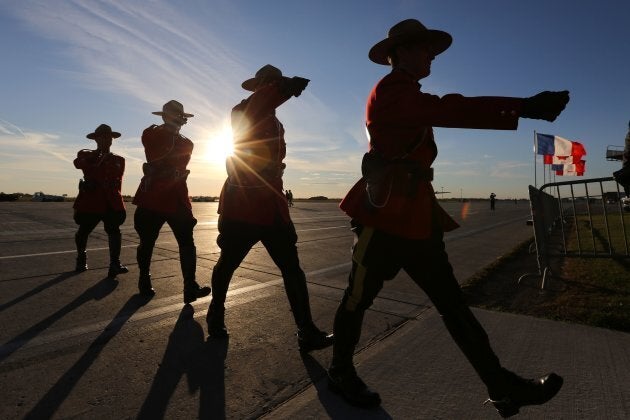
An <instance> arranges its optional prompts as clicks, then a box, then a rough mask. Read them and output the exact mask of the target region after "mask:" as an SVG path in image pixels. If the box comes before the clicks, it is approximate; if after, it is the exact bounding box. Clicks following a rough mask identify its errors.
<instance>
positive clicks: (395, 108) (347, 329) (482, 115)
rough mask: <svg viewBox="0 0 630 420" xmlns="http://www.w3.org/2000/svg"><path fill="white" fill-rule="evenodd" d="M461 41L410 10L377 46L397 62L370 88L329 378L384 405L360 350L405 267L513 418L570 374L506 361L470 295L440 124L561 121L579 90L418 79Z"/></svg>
mask: <svg viewBox="0 0 630 420" xmlns="http://www.w3.org/2000/svg"><path fill="white" fill-rule="evenodd" d="M451 42H452V38H451V36H450V35H449V34H448V33H446V32H443V31H439V30H431V29H427V28H426V27H425V26H424V25H422V23H420V22H419V21H417V20H415V19H408V20H405V21H402V22H400V23H398V24H396V25H395V26H393V27H392V28H391V29H390V31H389V34H388V37H387V38H386V39H384V40H382V41H381V42H379V43H377V44H376V45H374V46H373V47H372V49H371V50H370V52H369V58H370V60H372V61H373V62H375V63H378V64H384V65H391V66H392V70H391V72H390V73H389V74H388V75H386V76H385V77H383V78H382V79H381V80H380V81H379V82H378V83H377V84H376V85H375V86H374V88H373V89H372V92H371V93H370V95H369V97H368V101H367V110H366V111H367V112H366V125H367V130H368V133H369V136H370V139H369V140H370V143H369V146H370V150H369V153H366V154H365V155H364V159H363V164H362V172H363V178H362V179H361V180H359V181H358V182H357V184H356V185H355V186H354V187H353V188H352V189H351V190H350V192H349V193H348V194H347V195H346V197H345V198H344V200H343V201H342V202H341V204H340V207H341V209H342V210H344V211H345V212H346V213H347V214H348V215H349V216H350V217H351V218H352V226H353V231H354V232H355V233H356V235H357V238H356V243H355V245H354V247H353V256H352V270H351V273H350V276H349V284H348V287H347V288H346V291H345V294H344V296H343V298H342V301H341V303H340V305H339V307H338V309H337V313H336V315H335V322H334V334H335V343H334V347H333V358H332V362H331V366H330V369H329V371H328V378H329V386H330V388H331V390H333V391H335V392H337V393H339V394H341V395H342V396H343V397H344V398H345V399H346V400H347V401H348V402H350V403H351V404H354V405H358V406H364V407H365V406H367V407H369V406H372V407H373V406H378V405H379V404H380V401H381V400H380V396H379V395H378V393H376V392H374V391H371V390H370V389H369V388H368V387H367V385H366V384H365V383H364V382H363V381H362V380H361V379H360V378H359V376H358V375H357V373H356V370H355V368H354V365H353V353H354V349H355V346H356V345H357V342H358V341H359V337H360V334H361V324H362V322H363V316H364V314H365V311H366V310H367V309H368V308H369V307H370V305H371V304H372V302H373V300H374V299H375V298H376V296H377V295H378V292H379V291H380V290H381V288H382V287H383V284H384V282H385V281H386V280H391V279H393V278H394V277H395V276H396V274H397V273H398V271H399V270H401V269H403V270H405V271H406V272H407V274H409V276H410V277H411V278H412V280H413V281H414V282H415V283H417V284H418V286H419V287H421V288H422V289H423V290H424V291H425V292H426V294H427V295H428V297H429V298H430V299H431V301H432V302H433V304H434V305H435V307H436V309H437V311H438V312H439V313H440V315H441V316H442V319H443V321H444V324H445V325H446V327H447V329H448V331H449V333H450V334H451V336H452V337H453V339H454V341H455V342H456V343H457V345H458V346H459V348H460V349H461V350H462V352H463V353H464V355H465V356H466V358H467V359H468V361H469V362H470V363H471V365H472V366H473V367H474V368H475V370H476V371H477V373H478V375H479V377H480V378H481V380H482V381H483V382H484V383H485V385H486V387H487V389H488V393H489V396H490V399H489V400H488V401H489V402H491V403H493V404H494V406H495V407H496V409H497V410H498V411H499V414H501V415H502V416H504V417H508V416H511V415H513V414H516V413H517V412H518V411H519V408H520V407H522V406H524V405H529V404H543V403H544V402H546V401H548V400H549V399H551V398H553V396H554V395H555V394H556V393H557V392H558V390H559V389H560V387H561V386H562V378H561V377H560V376H558V375H556V374H554V373H551V374H549V375H547V376H544V377H542V378H539V379H530V380H528V379H523V378H521V377H520V376H518V375H516V374H514V373H512V372H510V371H508V370H507V369H505V368H503V367H502V366H501V364H500V362H499V359H498V358H497V356H496V355H495V354H494V352H493V350H492V348H491V347H490V343H489V340H488V337H487V335H486V332H485V331H484V329H483V327H482V326H481V324H480V323H479V322H478V321H477V319H476V318H475V316H474V315H473V313H472V312H471V311H470V309H469V308H468V306H467V305H466V303H465V302H464V298H463V295H462V292H461V290H460V287H459V284H458V282H457V279H455V277H454V276H453V269H452V267H451V265H450V263H449V261H448V255H447V254H446V250H445V246H444V241H443V232H447V231H450V230H453V229H455V228H456V227H457V224H456V223H455V221H454V220H453V219H451V217H450V216H449V215H448V214H447V213H446V212H445V211H444V210H443V209H442V208H441V207H440V206H439V204H438V202H437V200H436V198H435V192H434V191H433V187H432V185H431V181H432V180H433V170H432V168H431V164H432V163H433V161H434V160H435V158H436V156H437V145H436V143H435V140H434V137H433V127H434V126H437V127H452V128H481V129H500V130H515V129H516V128H517V125H518V119H519V118H533V119H543V120H547V121H554V120H555V119H556V117H557V116H558V115H559V114H560V112H562V110H563V109H564V107H565V105H566V104H567V102H568V101H569V92H567V91H563V92H542V93H539V94H538V95H535V96H533V97H531V98H509V97H464V96H462V95H459V94H450V95H445V96H443V97H439V96H435V95H431V94H428V93H424V92H422V91H421V90H420V87H421V86H420V85H419V84H418V81H419V80H420V79H422V78H424V77H427V76H428V75H429V74H430V72H431V62H432V61H433V59H434V58H435V56H437V55H438V54H440V53H442V52H444V51H445V50H446V49H447V48H448V47H449V46H450V45H451Z"/></svg>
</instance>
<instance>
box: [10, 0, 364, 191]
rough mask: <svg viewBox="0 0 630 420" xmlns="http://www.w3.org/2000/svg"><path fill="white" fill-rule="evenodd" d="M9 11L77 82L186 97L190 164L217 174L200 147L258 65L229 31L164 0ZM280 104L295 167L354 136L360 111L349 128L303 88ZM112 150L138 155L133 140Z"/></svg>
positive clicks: (330, 165)
mask: <svg viewBox="0 0 630 420" xmlns="http://www.w3.org/2000/svg"><path fill="white" fill-rule="evenodd" d="M12 12H13V13H14V14H15V15H17V16H18V17H19V18H20V19H21V20H22V21H24V22H26V23H27V24H28V25H29V26H30V27H31V28H33V30H35V31H36V32H37V33H38V34H39V35H41V36H42V37H45V38H48V39H51V40H53V41H55V42H56V43H58V45H60V47H61V48H62V51H63V54H64V55H65V56H66V57H67V58H68V60H69V62H70V63H72V64H69V65H68V69H66V70H61V72H63V73H65V74H61V75H62V76H64V75H65V77H67V78H68V79H69V80H73V81H76V82H77V83H80V84H81V85H82V86H83V87H84V88H87V89H90V90H94V91H103V92H109V93H111V92H117V93H120V94H122V95H126V96H127V97H130V98H133V99H134V100H135V101H137V102H139V103H145V104H146V105H147V107H148V108H149V109H155V108H156V107H157V106H159V105H161V104H162V103H164V102H165V101H166V100H167V99H171V98H174V99H178V100H180V101H181V102H182V103H184V106H185V109H186V110H187V111H188V112H192V113H194V114H195V115H196V118H194V119H193V120H191V121H190V125H188V126H186V128H185V131H186V135H187V136H189V137H191V138H192V139H193V140H194V141H195V143H196V149H195V153H196V156H194V157H193V161H192V163H191V166H193V168H191V169H193V170H196V171H204V173H206V174H207V175H209V176H210V177H211V178H212V179H215V178H216V179H219V178H222V177H224V171H223V167H222V165H214V166H213V167H212V168H209V166H208V162H204V161H203V151H205V150H206V149H208V148H209V147H210V146H211V145H210V144H209V143H210V142H211V141H212V138H213V136H214V134H215V133H216V132H217V130H220V128H221V126H222V125H223V124H224V122H225V120H226V117H228V116H229V112H230V109H231V107H232V106H233V105H235V103H236V102H237V101H238V100H240V98H244V97H245V96H246V95H247V92H244V91H243V90H242V89H241V87H240V84H241V82H242V81H243V80H244V79H243V77H251V75H252V74H253V73H254V72H255V71H256V70H257V69H252V68H249V66H248V65H247V64H246V61H247V60H245V59H243V58H242V57H240V56H238V54H237V53H235V52H234V50H235V49H234V48H233V46H232V45H230V41H231V40H226V39H222V38H221V36H219V35H218V34H216V33H214V32H213V30H212V25H210V24H208V23H207V22H202V21H201V20H200V19H196V18H195V16H194V15H193V16H191V15H190V10H189V9H186V8H181V7H179V6H178V5H177V4H176V3H172V2H168V1H152V2H150V3H147V2H120V1H114V0H111V1H97V0H86V1H81V2H77V1H56V2H55V4H54V7H51V4H50V3H49V2H48V1H45V0H40V1H37V0H34V1H29V2H28V3H19V4H17V3H16V6H15V7H14V8H13V10H12ZM234 98H239V99H236V100H235V99H234ZM156 110H157V109H156ZM279 112H280V114H279V115H281V118H282V119H283V122H284V123H285V124H286V126H287V128H288V130H287V143H288V147H289V152H288V153H289V154H288V159H292V158H295V159H296V160H297V161H299V162H300V166H301V168H300V169H303V170H312V169H315V168H317V169H327V170H331V171H333V170H336V169H338V167H339V166H340V165H339V164H338V163H335V160H336V159H332V158H338V157H339V155H342V154H344V153H347V150H348V149H349V148H353V147H354V148H356V146H357V140H356V139H357V137H360V135H359V134H357V131H360V127H361V124H362V121H361V116H360V114H359V115H358V117H357V121H356V128H355V127H353V124H352V122H348V121H341V120H340V117H339V116H338V114H337V112H335V111H334V110H333V108H332V107H331V106H329V105H328V104H326V103H325V102H324V101H322V100H320V99H319V98H318V97H316V96H315V95H314V94H313V93H312V92H310V91H308V90H307V91H306V92H305V94H303V95H302V96H301V97H300V98H299V100H296V101H291V103H290V104H289V105H287V106H285V107H282V108H281V109H280V111H279ZM156 122H157V121H156ZM346 127H350V129H347V128H346ZM136 144H139V142H138V143H136ZM121 145H122V144H121ZM117 147H118V145H117ZM344 150H346V152H344ZM117 152H118V153H120V154H123V155H125V157H128V155H126V153H127V152H130V153H131V154H130V155H129V157H130V158H131V159H132V160H134V159H140V160H141V159H143V154H142V152H141V150H138V149H135V148H134V149H133V150H130V149H127V148H121V149H118V150H117ZM199 152H201V153H199ZM56 153H57V152H51V155H52V157H53V158H55V159H63V157H64V154H61V155H59V154H56ZM75 153H76V151H74V152H73V153H72V154H71V155H73V154H75ZM55 154H56V155H55ZM23 164H26V161H24V162H23ZM136 166H137V165H136ZM128 168H129V169H130V166H129V165H128ZM72 169H73V168H72ZM208 172H209V173H208ZM131 175H132V177H136V176H137V175H139V174H137V173H134V172H132V173H131ZM192 181H193V182H192V184H193V185H195V184H196V183H195V182H194V180H192Z"/></svg>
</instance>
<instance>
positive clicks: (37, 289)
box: [0, 271, 78, 311]
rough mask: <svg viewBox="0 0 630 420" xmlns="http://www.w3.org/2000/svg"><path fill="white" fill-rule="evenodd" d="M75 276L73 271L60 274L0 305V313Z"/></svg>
mask: <svg viewBox="0 0 630 420" xmlns="http://www.w3.org/2000/svg"><path fill="white" fill-rule="evenodd" d="M77 274H78V273H77V272H75V271H70V272H67V273H62V274H60V275H58V276H57V277H55V278H52V279H50V280H48V281H47V282H45V283H42V284H40V285H39V286H37V287H35V288H33V289H31V290H29V291H28V292H26V293H24V294H23V295H21V296H18V297H16V298H15V299H13V300H12V301H10V302H6V303H3V304H2V305H0V311H4V310H5V309H7V308H10V307H11V306H13V305H15V304H18V303H20V302H22V301H23V300H26V299H28V298H30V297H31V296H35V295H36V294H38V293H39V292H42V291H44V290H46V289H48V288H49V287H52V286H54V285H55V284H57V283H61V282H62V281H64V280H66V279H69V278H70V277H74V276H76V275H77Z"/></svg>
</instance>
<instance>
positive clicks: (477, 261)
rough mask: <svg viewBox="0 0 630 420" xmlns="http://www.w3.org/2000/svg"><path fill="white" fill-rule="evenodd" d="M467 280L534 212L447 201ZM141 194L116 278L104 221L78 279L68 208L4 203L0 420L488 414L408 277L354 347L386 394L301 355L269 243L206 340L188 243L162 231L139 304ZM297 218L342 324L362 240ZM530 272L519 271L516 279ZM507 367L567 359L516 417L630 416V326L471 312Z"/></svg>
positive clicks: (199, 207)
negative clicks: (357, 392)
mask: <svg viewBox="0 0 630 420" xmlns="http://www.w3.org/2000/svg"><path fill="white" fill-rule="evenodd" d="M445 208H446V209H447V211H449V212H450V213H451V214H452V215H453V216H455V217H456V219H458V220H460V222H461V225H462V228H460V229H458V230H456V231H454V232H452V233H449V234H447V237H446V244H447V250H448V252H449V256H450V260H451V263H452V264H453V266H454V269H455V273H456V275H457V277H458V279H460V281H462V282H463V281H465V280H466V279H467V278H469V277H470V276H472V275H473V274H474V273H475V272H477V271H479V270H480V269H482V268H483V267H485V266H487V265H488V264H490V263H492V262H493V261H495V260H496V258H498V257H499V256H501V255H503V254H505V253H506V252H509V251H510V250H511V249H513V248H514V246H516V245H517V244H519V243H521V242H523V241H524V240H527V239H528V238H530V237H531V236H532V230H531V229H532V228H531V226H527V225H526V223H525V222H526V220H527V219H528V218H529V207H528V205H527V204H526V203H525V202H520V203H519V204H518V205H514V204H513V203H508V202H502V201H499V202H497V210H496V211H495V212H490V210H489V205H488V204H487V203H472V204H470V205H465V206H462V204H461V203H448V204H446V205H445ZM134 210H135V209H134V208H133V206H132V205H129V206H128V220H127V221H126V223H125V224H124V225H123V227H122V231H123V252H122V256H121V257H122V258H121V259H122V261H123V263H124V264H126V265H127V266H128V267H129V269H130V272H129V273H128V274H123V275H119V276H118V278H117V279H116V280H110V279H107V278H106V274H107V266H108V249H107V236H106V234H105V233H104V231H103V229H102V225H100V226H99V227H97V228H96V230H95V231H94V232H93V234H92V235H91V236H90V241H89V243H88V264H89V265H90V270H88V271H86V272H84V273H80V274H75V273H74V272H73V271H72V270H73V268H74V258H75V251H74V243H73V235H74V232H75V230H76V226H75V225H74V222H73V221H72V209H71V204H70V203H20V202H18V203H0V418H2V419H14V418H37V419H39V418H78V419H124V418H146V419H160V418H167V419H179V418H202V419H222V418H230V419H246V418H260V417H263V418H268V419H285V418H307V419H320V418H323V419H326V418H332V419H364V418H365V419H372V418H375V419H389V418H395V419H486V418H488V419H492V418H500V417H499V416H498V414H497V413H496V412H495V411H494V409H493V408H492V407H491V406H488V405H485V406H484V405H483V404H482V403H483V401H484V400H485V398H486V397H487V396H486V392H485V389H484V386H483V384H482V383H481V382H480V381H479V379H478V378H477V376H476V374H475V373H474V371H473V370H472V368H471V367H470V366H469V365H468V363H467V362H466V361H465V359H464V357H463V356H462V354H461V353H460V351H459V350H458V349H457V347H456V346H455V344H454V343H453V342H452V340H451V338H450V336H449V335H448V333H447V332H446V329H445V328H444V327H443V325H442V322H441V320H440V318H439V316H438V315H437V313H436V311H435V309H434V308H433V307H432V304H431V302H430V301H429V300H428V299H427V298H426V296H425V295H424V294H423V293H422V291H420V290H419V289H418V288H417V287H416V286H415V284H413V283H412V282H411V281H410V280H409V279H408V278H407V277H406V275H405V274H404V273H400V274H399V275H398V277H397V278H396V279H395V280H393V281H391V282H388V283H387V284H386V285H385V287H384V289H383V291H382V292H381V294H380V296H379V297H378V298H377V300H376V301H375V303H374V305H373V307H372V308H371V309H370V311H369V312H368V313H367V314H366V317H365V321H364V329H363V334H362V337H361V341H360V343H359V346H358V348H357V354H356V356H355V360H356V362H357V369H358V372H359V374H360V375H361V376H362V378H363V379H364V380H365V381H366V382H367V383H368V384H369V385H370V386H371V387H372V388H374V389H376V390H378V391H379V392H380V394H381V397H382V399H383V404H382V406H381V407H380V408H379V409H377V410H361V409H356V408H353V407H351V406H348V405H347V404H346V403H345V402H344V401H343V400H341V399H340V398H339V397H338V396H336V395H335V394H332V393H330V391H328V389H327V386H326V379H325V376H326V368H327V366H328V364H329V362H330V357H331V350H330V349H325V350H321V351H315V352H312V353H310V354H308V355H301V354H300V352H299V351H298V348H297V342H296V339H295V335H294V333H295V326H294V324H293V321H292V317H291V314H290V311H289V307H288V302H287V299H286V296H285V294H284V289H283V287H282V279H281V277H280V276H279V272H278V270H277V268H276V267H275V266H274V264H273V262H272V261H271V260H270V258H269V257H268V255H267V254H266V252H265V250H264V248H261V247H260V245H257V246H256V247H255V248H254V249H253V250H252V251H251V252H250V254H249V255H248V256H247V258H246V259H245V261H244V263H243V264H242V266H241V267H240V268H239V269H238V270H237V272H236V274H235V277H234V278H233V280H232V283H231V285H230V292H229V294H228V302H227V312H226V324H227V327H228V329H229V332H230V337H229V339H228V340H213V339H208V338H207V336H206V332H207V326H206V324H205V315H206V311H207V306H208V303H209V300H210V299H209V298H203V299H200V300H198V301H197V302H194V303H193V305H187V306H184V305H183V298H182V278H181V272H180V269H179V256H178V252H177V244H176V242H175V240H174V237H173V235H172V233H171V231H170V229H169V228H168V226H165V227H164V228H163V230H162V234H161V235H160V238H159V239H158V245H157V247H156V250H155V253H154V259H153V265H152V273H153V277H154V288H155V289H156V292H157V294H156V296H155V297H153V298H152V299H149V300H146V299H141V298H140V297H139V296H138V295H137V294H136V293H137V288H136V283H137V278H138V271H137V266H136V263H135V247H136V246H137V243H138V238H137V235H136V234H135V231H134V230H133V223H132V220H133V212H134ZM194 213H195V216H196V217H197V219H198V220H199V223H198V225H197V227H196V229H195V241H196V244H197V254H198V261H197V277H198V281H199V282H200V283H202V284H208V283H209V278H210V273H211V270H212V267H213V266H214V264H215V262H216V260H217V258H218V248H217V246H216V243H215V241H216V236H217V229H216V220H217V216H216V203H195V204H194ZM291 215H292V218H293V220H294V223H295V225H296V229H297V231H298V236H299V243H298V248H299V252H300V258H301V262H302V266H303V268H304V271H305V272H306V273H307V279H308V282H309V292H310V298H311V307H312V312H313V315H314V318H315V320H316V323H317V324H318V325H319V326H320V327H321V328H322V329H326V330H330V329H331V325H332V319H333V315H334V311H335V309H336V307H337V304H338V302H339V300H340V298H341V295H342V293H343V289H344V288H345V286H346V281H347V274H348V270H349V267H350V247H351V244H352V239H353V238H352V235H351V233H350V231H349V229H348V227H349V226H348V219H347V217H346V216H345V215H343V214H342V213H341V212H340V211H339V210H338V209H337V207H336V203H326V202H323V203H320V202H297V203H296V205H295V207H293V208H292V209H291ZM520 274H523V273H515V278H514V282H515V287H518V286H517V285H516V279H517V278H518V276H519V275H520ZM474 312H475V313H476V314H477V316H478V317H479V319H480V321H481V323H482V324H483V325H484V327H485V328H486V330H487V332H488V335H489V336H490V339H491V342H492V344H493V347H494V349H495V351H496V353H497V354H498V355H499V357H500V359H501V361H502V364H503V365H504V366H505V367H507V368H509V369H511V370H514V371H515V372H517V373H519V374H522V375H524V376H535V375H541V374H544V373H547V372H549V371H556V372H557V373H559V374H560V375H562V376H563V377H564V379H565V385H564V387H563V388H562V390H561V391H560V393H559V394H558V395H557V396H556V398H554V399H553V400H552V401H550V402H549V403H547V404H546V405H544V406H541V407H527V408H524V409H523V410H522V411H521V414H520V415H519V416H518V417H517V418H527V419H529V418H531V419H539V418H549V419H599V418H601V419H624V418H630V391H629V390H628V385H627V384H628V383H630V369H629V367H630V334H625V333H620V332H614V331H610V330H604V329H597V328H590V327H584V326H581V325H573V324H566V323H561V322H554V321H549V320H541V319H536V318H531V317H525V316H518V315H513V314H505V313H498V312H490V311H484V310H477V309H475V310H474Z"/></svg>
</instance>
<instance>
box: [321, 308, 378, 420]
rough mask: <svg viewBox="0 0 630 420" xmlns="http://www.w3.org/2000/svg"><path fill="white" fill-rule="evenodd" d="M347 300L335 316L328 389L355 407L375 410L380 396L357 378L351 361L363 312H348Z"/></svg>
mask: <svg viewBox="0 0 630 420" xmlns="http://www.w3.org/2000/svg"><path fill="white" fill-rule="evenodd" d="M346 301H347V297H346V296H344V299H343V300H342V302H341V304H340V305H339V307H338V308H337V313H336V314H335V324H334V334H335V343H334V345H333V358H332V362H331V364H330V369H328V388H329V389H330V390H331V391H333V392H334V393H336V394H339V395H341V396H342V397H343V398H344V399H345V400H346V401H347V402H348V403H350V404H352V405H354V406H357V407H363V408H374V407H377V406H378V405H380V403H381V397H380V395H379V394H378V392H375V391H373V390H371V389H370V388H369V387H368V386H367V385H366V384H365V382H363V381H362V380H361V378H359V375H358V374H357V372H356V370H355V368H354V364H353V362H352V356H353V354H354V349H355V347H356V345H357V343H358V342H359V337H360V336H361V324H362V323H363V315H364V313H365V312H364V311H363V310H355V311H350V310H347V309H346V306H345V304H346Z"/></svg>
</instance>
